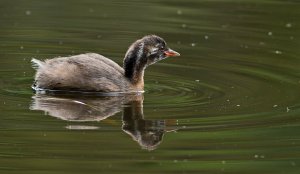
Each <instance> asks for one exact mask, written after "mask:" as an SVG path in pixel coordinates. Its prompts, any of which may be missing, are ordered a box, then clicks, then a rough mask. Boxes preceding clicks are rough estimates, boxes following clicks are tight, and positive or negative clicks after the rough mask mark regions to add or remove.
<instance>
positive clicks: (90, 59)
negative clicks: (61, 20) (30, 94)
mask: <svg viewBox="0 0 300 174" xmlns="http://www.w3.org/2000/svg"><path fill="white" fill-rule="evenodd" d="M179 55H180V54H179V53H177V52H176V51H173V50H172V49H170V48H169V47H168V46H167V44H166V42H165V41H164V40H163V39H162V38H161V37H158V36H156V35H148V36H145V37H143V38H142V39H139V40H137V41H135V42H134V43H133V44H132V45H131V46H130V47H129V49H128V50H127V52H126V54H125V58H124V61H123V64H124V65H123V68H122V67H120V66H119V65H118V64H117V63H115V62H113V61H112V60H110V59H108V58H106V57H104V56H102V55H99V54H96V53H86V54H80V55H76V56H70V57H60V58H54V59H47V60H45V61H40V60H37V59H32V60H31V61H32V63H33V67H34V68H35V69H36V70H37V72H36V75H35V83H34V89H50V90H51V89H53V90H76V91H99V92H135V91H143V90H144V70H145V68H146V67H147V66H148V65H151V64H154V63H156V62H158V61H160V60H163V59H165V58H167V57H171V56H179Z"/></svg>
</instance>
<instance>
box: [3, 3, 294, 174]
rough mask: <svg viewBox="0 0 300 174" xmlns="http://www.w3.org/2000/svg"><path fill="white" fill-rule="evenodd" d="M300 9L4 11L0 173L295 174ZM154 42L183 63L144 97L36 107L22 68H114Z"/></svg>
mask: <svg viewBox="0 0 300 174" xmlns="http://www.w3.org/2000/svg"><path fill="white" fill-rule="evenodd" d="M299 8H300V4H299V2H298V1H292V0H290V1H280V0H270V1H238V0H231V1H221V0H216V1H196V0H188V1H179V0H177V1H168V0H164V1H129V2H123V1H118V0H113V1H111V0H110V1H108V0H105V1H96V0H87V1H71V0H65V1H58V0H53V1H47V2H46V1H43V2H39V1H32V0H29V1H17V0H2V1H1V3H0V21H1V22H0V38H1V39H0V56H1V57H0V78H1V80H0V87H1V89H0V111H1V112H0V137H1V140H0V173H30V174H32V173H64V174H65V173H83V172H84V173H101V172H102V173H154V172H155V173H255V174H257V173H261V174H265V173H272V174H274V173H288V174H291V173H295V174H296V173H299V172H300V167H299V165H300V136H299V131H300V127H299V126H300V125H299V124H300V120H299V114H300V92H299V88H300V69H299V67H300V59H299V57H300V49H299V48H300V43H299V37H300V32H299V31H300V28H299V18H300V11H299ZM147 34H157V35H159V36H161V37H163V38H164V39H165V40H166V41H167V42H168V44H169V46H170V47H171V48H173V49H174V50H176V51H178V52H180V53H181V57H176V58H169V59H166V60H163V61H162V62H159V63H157V64H155V65H153V66H151V67H148V68H147V70H146V73H145V93H144V94H141V95H129V96H113V97H103V96H102V97H101V96H93V95H39V94H34V93H33V92H32V90H31V84H32V82H33V75H34V70H33V69H32V68H31V64H30V59H31V58H32V57H34V58H37V59H46V58H52V57H58V56H67V55H75V54H80V53H87V52H96V53H100V54H102V55H104V56H107V57H109V58H111V59H112V60H114V61H116V62H117V63H119V64H122V59H123V56H124V54H125V52H126V50H127V48H128V46H129V45H130V44H131V43H132V42H133V41H135V40H136V39H138V38H140V37H142V36H144V35H147Z"/></svg>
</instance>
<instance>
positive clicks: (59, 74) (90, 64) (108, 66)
mask: <svg viewBox="0 0 300 174" xmlns="http://www.w3.org/2000/svg"><path fill="white" fill-rule="evenodd" d="M32 62H33V65H34V66H33V67H34V68H35V69H36V70H37V73H36V76H35V80H36V82H35V85H36V86H37V87H38V88H42V89H60V90H80V91H102V92H118V91H127V90H128V89H129V88H130V82H129V81H128V80H127V79H126V78H125V77H124V70H123V68H122V67H120V66H119V65H118V64H116V63H115V62H113V61H112V60H110V59H108V58H106V57H104V56H101V55H99V54H95V53H87V54H80V55H76V56H70V57H60V58H54V59H48V60H45V62H42V61H39V60H36V59H33V60H32Z"/></svg>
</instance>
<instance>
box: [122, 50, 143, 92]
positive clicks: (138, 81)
mask: <svg viewBox="0 0 300 174" xmlns="http://www.w3.org/2000/svg"><path fill="white" fill-rule="evenodd" d="M146 64H147V59H146V58H145V56H144V55H143V54H142V53H140V54H139V52H135V51H132V52H130V53H128V54H126V56H125V59H124V72H125V73H124V75H125V77H126V78H128V79H129V81H130V82H131V83H132V85H133V86H134V87H135V88H136V89H138V90H143V89H144V71H145V68H146Z"/></svg>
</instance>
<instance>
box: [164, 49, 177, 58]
mask: <svg viewBox="0 0 300 174" xmlns="http://www.w3.org/2000/svg"><path fill="white" fill-rule="evenodd" d="M164 54H165V55H166V57H173V56H180V54H179V53H178V52H176V51H174V50H172V49H170V48H169V49H168V50H167V51H165V52H164Z"/></svg>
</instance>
